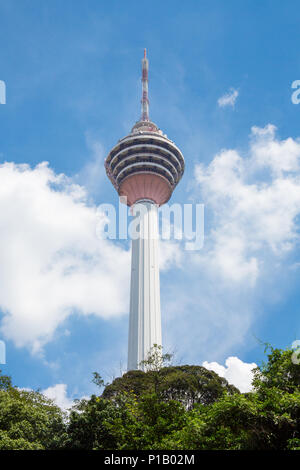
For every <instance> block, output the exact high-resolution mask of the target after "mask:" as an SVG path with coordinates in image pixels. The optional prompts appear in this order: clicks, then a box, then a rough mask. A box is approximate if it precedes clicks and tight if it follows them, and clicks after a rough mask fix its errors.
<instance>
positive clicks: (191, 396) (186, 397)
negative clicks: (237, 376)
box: [103, 365, 239, 409]
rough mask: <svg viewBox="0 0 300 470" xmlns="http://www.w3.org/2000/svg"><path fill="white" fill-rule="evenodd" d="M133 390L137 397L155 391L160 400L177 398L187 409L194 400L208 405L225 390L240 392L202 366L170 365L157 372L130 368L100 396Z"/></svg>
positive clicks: (108, 396)
mask: <svg viewBox="0 0 300 470" xmlns="http://www.w3.org/2000/svg"><path fill="white" fill-rule="evenodd" d="M131 390H132V391H133V392H134V393H135V394H136V395H137V397H141V396H143V395H145V394H151V393H156V394H157V395H158V396H159V397H160V399H161V400H162V401H170V400H177V401H179V402H181V403H182V404H183V405H184V406H185V408H186V409H191V408H192V407H193V406H194V405H195V404H196V403H202V404H209V403H212V402H214V401H215V400H218V399H219V398H221V397H222V395H223V394H224V393H226V394H229V395H231V394H233V393H239V391H238V389H237V388H236V387H234V386H233V385H229V384H228V382H227V380H226V379H224V378H222V377H219V376H218V375H217V374H216V373H215V372H213V371H210V370H207V369H205V367H201V366H189V365H185V366H171V367H164V368H162V369H159V370H158V371H157V370H155V371H153V370H149V371H148V372H143V371H140V370H136V371H129V372H127V373H126V374H124V375H123V376H122V377H119V378H117V379H115V380H114V381H113V382H112V383H111V384H110V385H107V386H106V388H105V389H104V391H103V397H105V398H113V397H116V396H117V395H118V394H120V393H123V392H130V391H131Z"/></svg>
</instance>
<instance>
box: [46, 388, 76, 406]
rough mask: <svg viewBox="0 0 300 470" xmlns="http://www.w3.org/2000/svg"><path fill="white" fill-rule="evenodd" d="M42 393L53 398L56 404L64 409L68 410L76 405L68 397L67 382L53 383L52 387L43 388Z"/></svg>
mask: <svg viewBox="0 0 300 470" xmlns="http://www.w3.org/2000/svg"><path fill="white" fill-rule="evenodd" d="M41 393H42V394H43V395H45V397H47V398H50V399H51V400H53V401H54V403H55V405H57V406H59V407H60V408H61V409H62V410H64V411H67V410H68V409H69V408H71V407H72V406H73V405H74V401H73V400H72V399H70V398H69V397H68V394H67V385H66V384H56V385H53V386H52V387H48V388H46V389H45V390H42V391H41Z"/></svg>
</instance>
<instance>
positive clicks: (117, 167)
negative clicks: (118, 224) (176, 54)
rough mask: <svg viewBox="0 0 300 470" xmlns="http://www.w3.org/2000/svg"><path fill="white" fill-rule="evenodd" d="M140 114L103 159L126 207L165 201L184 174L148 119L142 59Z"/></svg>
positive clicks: (178, 159) (145, 69) (174, 153)
mask: <svg viewBox="0 0 300 470" xmlns="http://www.w3.org/2000/svg"><path fill="white" fill-rule="evenodd" d="M141 104H142V112H141V118H140V120H139V121H138V122H136V123H135V125H134V126H133V128H132V129H131V132H130V134H129V135H127V136H126V137H124V138H123V139H120V140H119V142H118V143H117V145H115V146H114V147H113V149H112V150H111V151H110V152H109V154H108V156H107V157H106V160H105V168H106V173H107V175H108V177H109V179H110V180H111V182H112V184H113V185H114V187H115V188H116V190H117V191H118V194H119V195H120V196H126V198H127V204H128V205H129V206H131V205H133V204H135V203H136V202H137V201H139V200H142V199H148V200H151V201H153V202H154V203H155V204H158V205H159V206H161V205H162V204H164V203H165V202H167V201H168V200H169V199H170V197H171V195H172V192H173V190H174V188H175V186H176V185H177V184H178V182H179V181H180V179H181V177H182V175H183V172H184V158H183V155H182V153H181V151H180V150H179V149H178V147H176V145H175V144H174V142H172V141H171V140H170V139H168V138H167V136H166V135H164V134H163V132H162V131H161V130H160V129H159V128H158V127H157V125H156V124H154V123H153V122H152V121H150V119H149V98H148V59H147V56H146V49H145V50H144V57H143V59H142V99H141Z"/></svg>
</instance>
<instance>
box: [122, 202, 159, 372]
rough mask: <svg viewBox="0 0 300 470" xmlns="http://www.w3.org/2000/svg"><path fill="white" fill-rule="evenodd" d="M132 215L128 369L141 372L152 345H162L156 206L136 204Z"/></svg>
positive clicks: (150, 203)
mask: <svg viewBox="0 0 300 470" xmlns="http://www.w3.org/2000/svg"><path fill="white" fill-rule="evenodd" d="M132 211H133V215H134V216H135V219H134V221H135V223H136V226H137V230H136V232H138V233H137V236H136V239H133V240H132V252H131V287H130V317H129V335H128V366H127V369H128V370H135V369H142V370H143V369H144V368H143V367H141V366H140V362H141V361H143V360H145V359H147V356H148V353H149V351H150V349H151V347H152V346H153V344H158V345H161V344H162V341H161V313H160V284H159V258H158V257H159V246H158V243H159V235H158V214H157V206H156V205H155V204H154V203H153V202H151V201H148V200H144V201H138V202H137V203H136V204H135V205H134V206H133V207H132ZM132 235H134V233H133V234H132Z"/></svg>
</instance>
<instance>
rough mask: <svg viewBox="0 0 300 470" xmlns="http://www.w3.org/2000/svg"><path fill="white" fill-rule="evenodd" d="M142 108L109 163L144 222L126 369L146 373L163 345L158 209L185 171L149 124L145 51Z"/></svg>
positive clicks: (135, 252) (136, 253)
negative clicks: (152, 353)
mask: <svg viewBox="0 0 300 470" xmlns="http://www.w3.org/2000/svg"><path fill="white" fill-rule="evenodd" d="M141 104H142V112H141V118H140V120H139V121H138V122H136V124H135V125H134V126H133V128H132V130H131V132H130V134H129V135H127V136H126V137H124V138H123V139H120V140H119V142H118V143H117V145H115V146H114V147H113V149H112V150H111V151H110V152H109V154H108V156H107V158H106V160H105V169H106V173H107V175H108V177H109V179H110V181H111V182H112V184H113V185H114V187H115V189H116V190H117V192H118V194H119V196H120V197H121V196H123V197H124V196H125V197H126V203H127V205H128V206H130V207H131V208H132V213H133V214H135V212H136V214H137V213H138V214H139V218H140V220H139V235H138V237H137V238H136V239H133V240H132V253H131V286H130V316H129V335H128V364H127V370H134V369H144V367H143V365H141V362H142V361H144V360H146V359H147V357H148V353H149V351H150V349H151V348H152V346H153V345H154V344H157V345H161V344H162V339H161V312H160V284H159V259H158V256H159V246H158V243H159V236H158V214H157V210H158V207H159V206H161V205H162V204H164V203H166V202H167V201H168V200H169V199H170V197H171V195H172V192H173V190H174V188H175V186H176V185H177V184H178V182H179V181H180V179H181V177H182V174H183V171H184V158H183V155H182V153H181V151H180V150H179V149H178V147H176V145H175V144H174V142H172V141H171V140H170V139H168V138H167V136H166V135H164V134H163V132H162V131H161V130H160V129H159V128H158V127H157V126H156V124H154V123H153V122H152V121H150V119H149V99H148V59H147V57H146V49H145V50H144V58H143V59H142V99H141ZM138 207H139V208H142V209H143V210H142V211H139V210H136V209H137V208H138Z"/></svg>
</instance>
